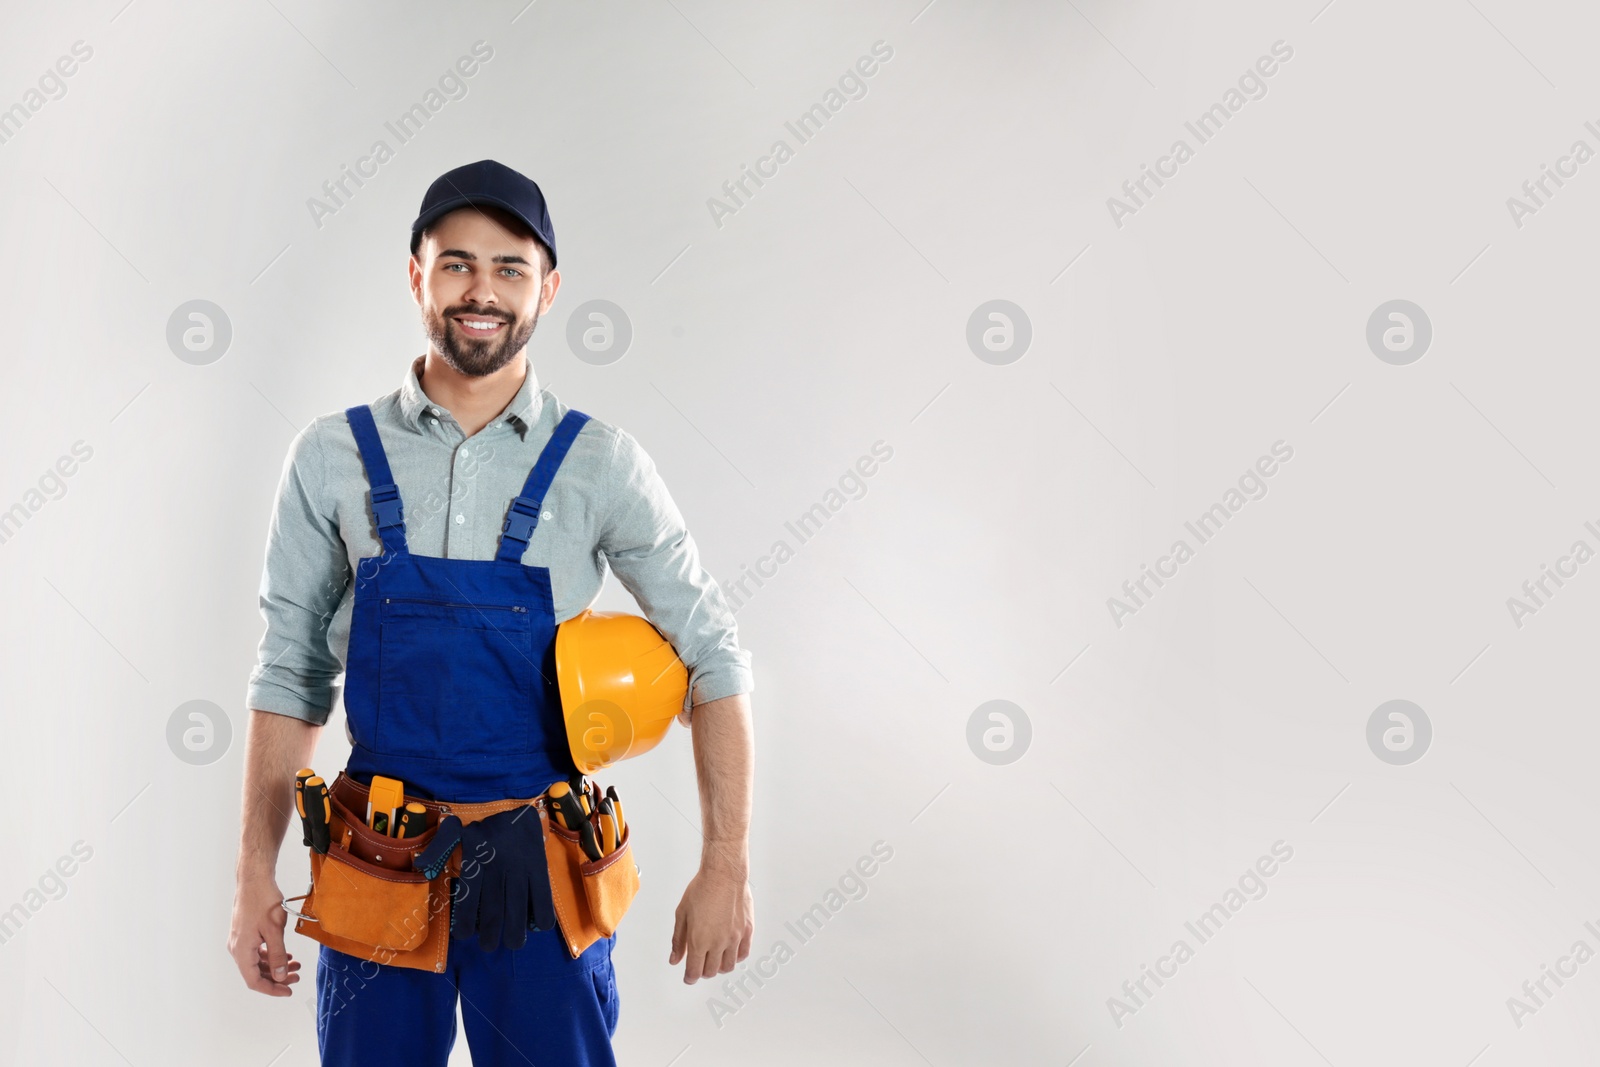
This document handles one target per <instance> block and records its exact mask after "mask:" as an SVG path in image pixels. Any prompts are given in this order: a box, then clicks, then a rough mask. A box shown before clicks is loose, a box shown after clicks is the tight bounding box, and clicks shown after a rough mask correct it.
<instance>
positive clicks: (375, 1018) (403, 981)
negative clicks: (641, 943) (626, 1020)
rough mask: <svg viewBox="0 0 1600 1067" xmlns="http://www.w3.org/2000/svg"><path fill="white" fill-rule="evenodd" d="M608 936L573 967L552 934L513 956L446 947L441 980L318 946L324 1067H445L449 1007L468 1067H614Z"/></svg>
mask: <svg viewBox="0 0 1600 1067" xmlns="http://www.w3.org/2000/svg"><path fill="white" fill-rule="evenodd" d="M616 940H617V938H616V935H615V934H613V935H612V936H611V937H609V938H602V939H601V940H599V941H596V942H595V943H594V944H593V945H590V946H589V947H588V948H587V949H586V950H585V951H584V953H583V955H582V956H580V957H579V958H577V959H573V958H572V957H571V956H570V955H569V954H568V953H567V949H566V945H565V944H564V943H563V942H562V940H561V931H560V928H559V927H558V928H556V929H553V930H543V931H533V930H530V931H528V943H527V944H526V945H524V946H523V947H522V948H520V949H515V950H513V949H508V948H506V947H504V946H501V947H500V948H499V949H496V950H495V951H494V952H484V951H483V950H482V949H480V948H479V947H478V942H477V940H476V939H470V940H465V941H452V942H451V943H450V955H449V959H448V961H447V963H446V964H445V970H444V972H443V973H439V974H436V973H434V972H432V971H423V970H417V969H415V968H409V967H389V966H383V965H380V964H376V963H372V962H370V961H367V960H363V959H361V958H360V957H358V956H350V955H347V954H345V953H343V952H338V951H335V950H334V949H331V948H328V947H327V946H326V945H322V946H319V947H320V950H321V951H320V952H319V954H318V957H317V1043H318V1046H319V1048H320V1049H321V1051H322V1063H323V1064H324V1067H330V1065H337V1067H365V1065H368V1064H371V1065H374V1067H399V1065H402V1064H404V1065H406V1067H445V1065H446V1063H447V1061H448V1060H449V1058H450V1049H451V1047H452V1046H453V1045H454V1044H455V1041H456V997H457V996H458V995H459V996H460V998H461V1018H462V1020H463V1022H464V1023H465V1025H466V1030H467V1047H468V1048H469V1049H471V1051H472V1063H473V1067H528V1064H530V1063H532V1064H537V1065H538V1067H545V1065H546V1064H550V1065H553V1067H615V1065H616V1059H615V1058H614V1057H613V1056H612V1054H611V1036H612V1035H613V1034H614V1033H616V1030H617V1007H618V1005H617V979H616V971H615V970H614V969H613V967H612V965H611V951H612V948H613V947H614V946H615V944H616Z"/></svg>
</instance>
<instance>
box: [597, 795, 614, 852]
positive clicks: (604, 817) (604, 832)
mask: <svg viewBox="0 0 1600 1067" xmlns="http://www.w3.org/2000/svg"><path fill="white" fill-rule="evenodd" d="M598 816H599V819H600V852H601V854H602V855H606V856H609V855H611V854H612V853H613V852H615V851H616V850H617V817H616V815H615V814H613V813H612V810H611V798H610V797H606V798H604V799H603V800H601V801H600V807H599V811H598Z"/></svg>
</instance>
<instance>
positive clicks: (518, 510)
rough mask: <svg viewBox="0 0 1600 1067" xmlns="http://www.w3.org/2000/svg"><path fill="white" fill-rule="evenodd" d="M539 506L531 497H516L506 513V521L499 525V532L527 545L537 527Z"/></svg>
mask: <svg viewBox="0 0 1600 1067" xmlns="http://www.w3.org/2000/svg"><path fill="white" fill-rule="evenodd" d="M539 506H540V502H539V501H537V500H534V499H533V498H532V497H526V496H519V497H516V498H515V499H513V500H512V501H511V510H509V511H507V512H506V521H505V522H504V523H502V524H501V526H500V531H501V532H502V533H503V534H505V536H506V537H509V538H510V539H511V540H513V541H521V542H522V543H523V544H527V543H528V541H529V540H530V539H531V538H532V537H533V531H534V529H535V528H536V527H537V526H538V525H539Z"/></svg>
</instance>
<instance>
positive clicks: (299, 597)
mask: <svg viewBox="0 0 1600 1067" xmlns="http://www.w3.org/2000/svg"><path fill="white" fill-rule="evenodd" d="M523 360H524V362H527V364H528V366H527V378H526V380H525V381H524V382H523V384H522V388H521V389H520V390H518V392H517V395H516V396H515V397H513V398H512V400H511V402H510V403H509V404H507V405H506V407H505V410H503V411H502V412H500V414H499V415H496V416H495V417H494V419H493V420H491V421H490V422H489V423H488V425H486V426H485V427H484V428H483V429H481V430H479V431H478V432H477V433H475V434H473V435H472V436H471V437H470V438H469V437H467V436H466V433H465V431H464V430H463V429H462V428H461V425H460V424H459V423H457V422H456V420H455V419H454V418H453V417H452V416H451V414H450V412H449V411H448V410H447V409H445V408H443V407H441V406H439V405H438V404H435V403H434V402H433V401H431V400H429V399H428V396H427V394H425V393H424V392H423V391H422V385H421V382H420V380H419V378H418V373H419V372H420V371H421V369H422V363H423V357H421V356H418V357H417V358H416V359H415V360H414V361H412V363H411V365H410V366H409V367H408V368H407V370H406V376H405V380H404V382H402V383H401V386H400V388H399V389H396V390H395V391H393V392H391V393H388V394H386V395H385V396H382V397H380V398H378V399H377V400H375V401H373V402H372V417H373V420H374V421H375V422H376V423H377V427H378V434H379V436H380V437H381V438H382V440H383V448H384V452H385V453H386V454H387V455H388V457H389V467H390V470H391V472H392V474H393V476H394V480H395V484H397V485H398V486H399V487H400V498H401V500H402V501H403V502H404V505H405V508H404V517H405V531H406V543H407V545H408V546H409V548H410V550H411V552H412V553H413V554H416V555H424V556H444V557H447V558H450V559H481V560H488V559H493V558H494V555H495V551H496V550H497V548H498V547H499V541H500V528H501V524H502V523H503V521H504V519H505V516H506V511H507V509H508V508H509V507H510V504H511V500H512V498H513V497H515V496H517V495H519V494H520V493H521V492H522V487H523V484H524V482H525V481H526V480H527V477H528V472H529V471H531V470H532V469H533V464H534V461H535V460H536V459H538V457H539V452H540V451H541V450H542V449H543V448H544V446H545V442H547V441H548V440H549V439H550V436H551V434H552V433H554V431H555V428H556V424H557V423H559V422H560V421H561V417H562V416H563V415H565V414H566V413H567V410H568V407H567V405H566V404H563V403H562V402H561V401H560V400H558V399H557V398H556V396H555V394H553V393H551V392H550V391H549V390H548V389H541V388H539V385H538V381H537V379H536V378H535V376H534V371H533V364H532V362H531V361H528V359H527V356H526V355H524V356H523ZM368 489H369V485H368V481H367V475H366V471H365V469H364V468H363V466H362V464H361V454H360V452H359V451H358V450H357V448H356V442H355V437H354V436H353V435H352V433H351V432H350V420H349V419H348V418H347V417H346V416H345V413H344V411H343V410H340V411H337V412H334V413H332V414H328V415H320V416H318V417H317V418H316V419H315V420H314V421H313V422H312V423H311V425H310V426H309V427H307V428H306V430H305V432H304V433H302V434H301V435H300V436H299V437H297V438H295V440H294V442H293V443H292V444H291V445H290V446H289V455H288V458H287V459H286V460H285V462H284V466H283V475H282V478H281V479H280V481H279V483H278V497H277V503H276V505H275V507H274V508H273V513H272V523H271V526H270V527H269V529H268V532H267V553H266V563H265V566H264V567H263V568H262V572H261V594H260V604H261V615H262V617H263V618H264V619H265V620H266V623H267V630H266V633H265V634H264V635H263V636H262V638H261V645H260V649H259V651H258V658H257V664H256V667H255V669H254V670H252V671H251V673H250V683H249V693H248V697H247V706H248V707H251V708H259V709H260V710H262V711H270V712H276V713H278V714H280V715H290V716H293V717H295V718H298V719H305V720H306V721H308V722H313V723H316V724H318V725H322V724H323V723H326V722H327V720H328V716H329V715H330V714H331V712H332V710H333V707H334V705H335V703H337V701H338V698H339V681H340V677H341V675H342V674H343V671H344V664H345V656H346V653H347V651H348V649H349V641H350V611H351V607H352V605H353V603H354V600H355V597H354V586H353V583H352V581H351V579H352V577H353V576H354V573H355V567H356V565H357V563H358V562H359V561H360V560H361V559H363V558H365V557H368V556H377V555H381V554H382V552H383V545H382V543H381V542H380V541H379V540H378V538H377V536H376V534H375V532H374V527H373V520H372V516H371V511H370V508H369V507H368V502H367V501H368V495H367V494H368ZM522 562H523V563H524V564H527V565H529V566H539V567H548V568H549V570H550V586H551V591H552V593H553V596H554V601H555V618H556V622H557V623H561V622H564V621H565V620H567V619H569V618H571V617H572V616H574V615H576V614H578V613H579V612H581V611H582V610H584V609H585V608H587V607H589V606H590V605H592V604H593V603H594V601H595V599H596V598H597V597H598V596H599V595H600V589H601V586H602V585H603V584H604V583H605V578H606V571H607V569H608V567H609V569H610V570H612V571H615V572H616V575H617V578H618V580H619V581H621V582H622V585H623V588H625V589H627V590H628V592H630V593H631V594H633V597H634V599H635V600H637V601H638V602H639V607H640V609H641V610H642V612H643V613H644V615H645V617H646V618H648V619H649V620H650V622H651V623H653V624H654V625H655V627H656V628H657V629H658V630H660V631H661V633H662V634H663V635H664V636H665V637H666V638H667V640H668V641H669V642H671V644H672V647H673V648H674V649H676V650H677V653H678V657H679V658H680V659H682V660H683V662H684V665H685V666H686V667H688V668H689V684H690V689H689V697H688V699H687V701H686V703H685V707H688V706H691V705H693V704H701V703H704V702H705V701H708V700H716V699H718V698H719V697H726V696H732V695H733V694H736V693H748V692H752V691H753V690H754V689H755V680H754V676H753V675H752V673H751V669H750V654H749V653H748V652H747V651H744V650H743V649H741V648H740V647H739V639H738V629H737V626H736V624H735V622H734V617H733V612H732V610H731V609H730V608H729V606H728V603H727V601H726V599H725V598H724V597H723V594H722V590H721V588H720V587H719V586H718V585H717V583H716V581H715V579H713V578H712V577H711V575H710V574H709V573H707V571H706V569H705V568H704V567H702V566H701V564H700V555H699V552H698V551H697V549H696V548H695V543H694V539H693V538H692V537H691V536H690V535H689V530H688V527H687V526H686V525H685V524H684V520H683V516H682V514H681V513H679V511H678V508H677V505H676V504H674V503H673V501H672V497H671V495H670V494H669V493H668V492H667V487H666V485H665V484H663V482H662V481H661V476H660V475H659V474H658V473H657V471H656V467H655V464H654V463H653V462H652V461H651V459H650V457H649V456H648V455H647V454H646V453H645V451H644V449H643V448H642V447H641V446H640V445H639V442H638V441H636V440H635V439H634V438H633V437H632V436H631V435H630V434H629V433H628V432H627V431H625V430H623V429H621V428H619V427H616V426H613V425H611V424H610V423H608V422H605V421H603V420H601V419H598V418H591V419H590V420H589V422H587V423H586V424H585V425H584V427H583V429H582V431H581V432H579V434H578V436H577V439H576V440H575V441H574V442H573V445H572V450H571V451H570V452H568V453H567V457H566V459H565V460H564V461H563V462H562V464H561V469H560V471H559V472H558V473H557V474H556V479H555V483H554V484H553V485H552V486H551V488H550V492H549V493H548V494H546V496H545V500H544V507H543V509H542V511H541V514H540V519H539V525H538V527H537V528H536V529H535V530H534V532H533V538H532V539H531V540H530V541H529V542H528V546H527V549H526V550H525V551H524V552H523V555H522Z"/></svg>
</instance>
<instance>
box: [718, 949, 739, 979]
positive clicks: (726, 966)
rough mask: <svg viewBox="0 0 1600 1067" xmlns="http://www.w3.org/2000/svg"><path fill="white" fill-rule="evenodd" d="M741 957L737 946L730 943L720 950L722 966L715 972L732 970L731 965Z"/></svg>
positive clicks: (725, 972) (720, 972)
mask: <svg viewBox="0 0 1600 1067" xmlns="http://www.w3.org/2000/svg"><path fill="white" fill-rule="evenodd" d="M742 958H743V957H740V956H739V946H737V945H734V944H731V943H730V944H729V945H728V947H727V948H725V949H723V950H722V966H721V967H720V968H718V970H717V973H718V974H727V973H728V972H729V971H731V970H733V965H734V964H735V963H737V962H738V961H739V959H742Z"/></svg>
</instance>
